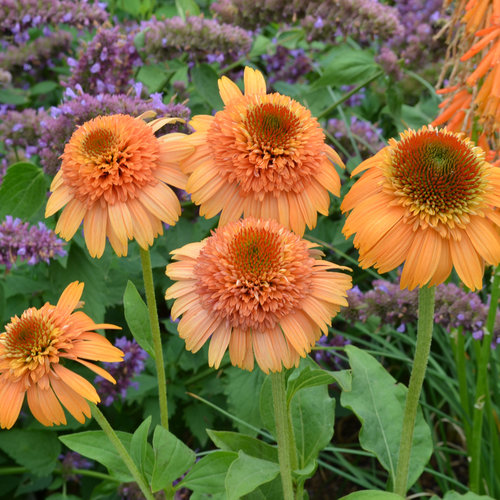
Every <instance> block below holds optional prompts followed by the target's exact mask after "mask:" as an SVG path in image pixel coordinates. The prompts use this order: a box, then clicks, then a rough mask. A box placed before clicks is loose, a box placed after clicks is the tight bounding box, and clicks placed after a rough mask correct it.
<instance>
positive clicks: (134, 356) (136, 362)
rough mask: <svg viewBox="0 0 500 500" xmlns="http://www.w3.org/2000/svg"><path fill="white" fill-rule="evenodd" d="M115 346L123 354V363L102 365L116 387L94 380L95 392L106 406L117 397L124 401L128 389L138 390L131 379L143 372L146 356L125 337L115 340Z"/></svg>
mask: <svg viewBox="0 0 500 500" xmlns="http://www.w3.org/2000/svg"><path fill="white" fill-rule="evenodd" d="M115 346H116V347H118V348H119V349H121V350H122V351H123V353H124V354H125V356H124V358H123V362H122V363H104V365H105V369H106V370H107V371H108V372H109V373H110V374H111V375H112V376H113V377H114V378H115V380H116V385H115V384H112V383H111V382H110V381H109V380H106V379H104V378H102V377H100V376H97V377H96V378H95V383H96V385H97V391H98V393H99V394H100V396H101V398H102V399H103V403H104V404H105V405H106V406H110V405H111V404H113V402H114V401H115V399H116V398H117V397H118V396H120V397H121V399H122V400H124V399H125V397H126V396H127V389H128V388H129V387H134V388H135V389H138V388H139V385H138V384H137V382H134V381H132V379H133V378H134V377H135V376H136V375H139V374H140V373H141V372H142V371H143V370H144V360H145V359H146V358H147V356H148V355H147V353H146V351H144V350H143V349H141V348H140V347H139V344H138V343H137V342H136V341H135V340H127V338H126V337H120V338H118V339H116V341H115Z"/></svg>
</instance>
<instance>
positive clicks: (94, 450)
mask: <svg viewBox="0 0 500 500" xmlns="http://www.w3.org/2000/svg"><path fill="white" fill-rule="evenodd" d="M116 435H117V436H118V438H119V439H120V441H121V442H122V443H123V445H124V446H125V448H126V449H127V450H129V449H130V442H131V441H132V434H129V433H128V432H121V431H116ZM59 439H60V440H61V441H62V442H63V443H64V444H65V445H66V446H67V447H68V448H69V449H70V450H73V451H76V452H77V453H80V455H83V456H84V457H87V458H90V459H92V460H95V461H96V462H99V463H101V464H102V465H104V466H105V467H107V468H108V470H109V471H110V472H111V473H112V474H113V475H114V476H116V477H117V478H118V479H120V480H121V481H123V482H124V483H128V482H130V481H133V477H132V474H130V472H129V470H128V468H127V466H126V465H125V464H124V463H123V460H122V459H121V457H120V455H118V452H117V451H116V449H115V448H114V446H113V445H112V444H111V443H110V441H109V439H108V437H107V436H106V434H105V433H104V431H85V432H79V433H76V434H66V435H65V436H59Z"/></svg>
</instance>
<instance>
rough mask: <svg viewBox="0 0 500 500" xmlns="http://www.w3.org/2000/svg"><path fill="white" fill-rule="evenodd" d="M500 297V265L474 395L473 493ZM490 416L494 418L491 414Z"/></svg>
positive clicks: (477, 487) (477, 490)
mask: <svg viewBox="0 0 500 500" xmlns="http://www.w3.org/2000/svg"><path fill="white" fill-rule="evenodd" d="M499 298H500V266H499V267H497V268H495V270H494V273H493V283H492V285H491V300H490V308H489V311H488V318H487V320H486V330H485V332H484V336H483V339H482V341H481V348H480V350H479V357H478V361H477V363H478V364H477V380H476V394H475V397H474V411H473V414H472V436H471V440H470V443H468V444H469V446H470V463H469V487H470V489H471V491H472V492H473V493H477V494H479V493H480V490H481V484H480V480H481V443H482V434H483V416H484V406H485V399H486V397H487V394H488V363H489V360H490V352H491V337H492V332H493V329H494V327H495V319H496V314H497V307H498V299H499ZM489 418H493V417H492V416H489Z"/></svg>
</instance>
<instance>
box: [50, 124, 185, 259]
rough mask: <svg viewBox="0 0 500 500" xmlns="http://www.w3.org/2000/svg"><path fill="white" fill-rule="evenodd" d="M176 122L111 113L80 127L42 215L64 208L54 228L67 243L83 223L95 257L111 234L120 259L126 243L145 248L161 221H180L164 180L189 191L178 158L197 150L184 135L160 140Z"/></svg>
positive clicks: (158, 232)
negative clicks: (165, 128) (161, 133)
mask: <svg viewBox="0 0 500 500" xmlns="http://www.w3.org/2000/svg"><path fill="white" fill-rule="evenodd" d="M171 120H175V119H169V118H165V119H158V120H154V121H152V122H150V123H149V124H146V123H145V122H144V121H143V120H142V119H141V118H140V117H139V118H133V117H131V116H128V115H111V116H99V117H97V118H94V119H93V120H90V121H88V122H86V123H84V124H83V125H81V126H80V127H79V128H78V129H77V130H76V131H75V133H74V134H73V136H72V137H71V139H70V141H69V143H68V144H67V145H66V147H65V149H64V154H63V155H62V165H61V169H60V170H59V172H58V173H57V174H56V176H55V177H54V180H53V182H52V185H51V187H50V189H51V191H53V192H52V195H51V196H50V198H49V201H48V203H47V209H46V212H45V216H46V217H49V216H50V215H52V214H54V213H55V212H57V211H58V210H59V209H60V208H62V207H63V206H65V205H66V206H65V208H64V210H63V212H62V214H61V217H60V218H59V221H58V223H57V226H56V232H58V233H59V234H60V235H61V236H62V237H63V238H65V239H66V240H69V239H71V238H72V237H73V235H74V234H75V232H76V230H77V229H78V227H79V226H80V223H81V222H82V220H83V229H84V235H85V242H86V244H87V248H88V250H89V252H90V255H92V257H100V256H101V255H102V254H103V252H104V247H105V244H106V237H108V238H109V242H110V243H111V246H112V247H113V249H114V250H115V252H116V253H117V255H119V256H122V255H127V247H128V240H131V239H136V240H137V243H139V245H140V246H141V247H142V248H144V249H147V248H148V247H149V246H150V245H152V244H153V240H154V238H155V237H156V236H158V235H159V234H162V233H163V226H162V221H163V222H166V223H168V224H175V222H176V221H177V220H178V217H179V215H180V212H181V208H180V204H179V200H178V199H177V197H176V195H175V194H174V192H173V191H172V190H171V189H170V188H169V187H168V186H167V184H171V185H173V186H175V187H179V188H185V183H186V180H187V177H186V176H185V175H184V174H183V173H182V172H181V171H180V169H179V167H178V162H179V160H181V159H182V158H183V157H184V156H186V154H189V153H190V152H191V151H192V150H193V148H192V147H190V146H189V145H188V144H182V143H180V144H178V143H177V141H176V138H178V137H179V136H182V134H168V135H165V136H162V137H160V138H157V137H155V135H154V132H155V131H156V130H158V129H159V128H160V127H161V126H163V125H164V124H165V123H168V122H169V121H171Z"/></svg>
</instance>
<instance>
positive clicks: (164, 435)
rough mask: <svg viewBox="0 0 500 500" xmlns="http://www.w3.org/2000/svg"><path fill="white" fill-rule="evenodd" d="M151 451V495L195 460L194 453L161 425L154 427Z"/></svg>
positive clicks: (182, 472) (177, 476)
mask: <svg viewBox="0 0 500 500" xmlns="http://www.w3.org/2000/svg"><path fill="white" fill-rule="evenodd" d="M153 449H154V454H155V464H154V468H153V477H152V479H151V488H152V490H153V493H154V492H157V491H159V490H161V489H163V488H165V487H166V486H168V485H170V484H172V483H173V482H174V481H175V480H176V479H178V478H179V477H180V476H182V474H184V473H185V472H186V471H187V470H188V469H189V467H191V466H192V465H193V464H194V462H195V460H196V455H195V453H194V451H193V450H191V449H189V448H188V447H187V446H186V445H185V444H184V443H183V442H182V441H181V440H180V439H177V438H176V437H175V436H174V435H173V434H172V433H171V432H169V431H167V429H165V428H164V427H162V426H161V425H157V426H156V429H155V432H154V435H153Z"/></svg>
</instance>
